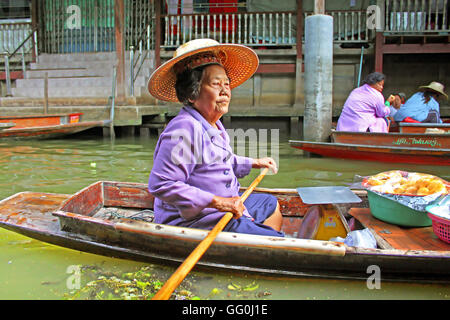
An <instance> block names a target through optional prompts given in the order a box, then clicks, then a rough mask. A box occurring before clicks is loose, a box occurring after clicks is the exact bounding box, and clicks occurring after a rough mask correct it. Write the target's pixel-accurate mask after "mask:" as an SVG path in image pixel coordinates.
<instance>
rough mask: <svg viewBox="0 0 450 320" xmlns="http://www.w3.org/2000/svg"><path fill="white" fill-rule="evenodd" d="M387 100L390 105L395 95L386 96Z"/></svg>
mask: <svg viewBox="0 0 450 320" xmlns="http://www.w3.org/2000/svg"><path fill="white" fill-rule="evenodd" d="M387 101H388V102H389V103H390V104H391V105H392V104H393V103H394V101H395V96H394V95H392V94H391V95H390V96H389V98H387Z"/></svg>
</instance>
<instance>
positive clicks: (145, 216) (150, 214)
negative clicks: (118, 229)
mask: <svg viewBox="0 0 450 320" xmlns="http://www.w3.org/2000/svg"><path fill="white" fill-rule="evenodd" d="M105 214H109V216H110V217H109V219H112V218H117V219H132V220H138V221H144V222H153V219H154V218H155V217H154V214H155V212H154V211H153V210H150V209H145V210H142V211H139V212H136V213H134V214H132V215H129V216H126V215H123V214H121V213H119V212H118V211H117V209H115V210H110V211H106V212H105Z"/></svg>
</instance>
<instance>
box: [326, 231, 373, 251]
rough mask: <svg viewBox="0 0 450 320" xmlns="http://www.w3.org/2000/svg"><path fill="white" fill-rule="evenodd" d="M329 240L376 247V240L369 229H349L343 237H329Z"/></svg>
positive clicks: (351, 245)
mask: <svg viewBox="0 0 450 320" xmlns="http://www.w3.org/2000/svg"><path fill="white" fill-rule="evenodd" d="M330 241H337V242H343V243H345V244H346V245H348V246H350V247H360V248H376V247H377V240H376V239H375V237H374V236H373V234H372V233H371V232H370V230H369V229H367V228H366V229H363V230H354V231H350V232H349V233H348V234H347V236H346V237H345V239H344V238H341V237H336V238H331V239H330Z"/></svg>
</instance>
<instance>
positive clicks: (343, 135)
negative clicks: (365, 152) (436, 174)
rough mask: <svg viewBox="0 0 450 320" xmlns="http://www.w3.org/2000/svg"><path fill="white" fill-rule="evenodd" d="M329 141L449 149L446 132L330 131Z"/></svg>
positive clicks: (449, 144)
mask: <svg viewBox="0 0 450 320" xmlns="http://www.w3.org/2000/svg"><path fill="white" fill-rule="evenodd" d="M331 141H332V142H334V143H344V144H363V145H370V146H386V147H406V148H428V149H450V134H448V133H432V134H426V133H396V132H389V133H383V132H350V131H334V130H333V131H332V132H331Z"/></svg>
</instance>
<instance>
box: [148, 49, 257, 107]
mask: <svg viewBox="0 0 450 320" xmlns="http://www.w3.org/2000/svg"><path fill="white" fill-rule="evenodd" d="M208 51H212V52H219V51H222V52H223V53H225V56H226V59H225V61H223V66H224V68H225V71H226V73H227V75H228V78H229V79H230V88H231V89H233V88H236V87H237V86H240V85H241V84H242V83H244V82H245V81H247V80H248V79H250V77H251V76H252V75H253V74H254V73H255V72H256V69H257V68H258V65H259V59H258V56H257V54H256V53H255V52H254V51H253V50H252V49H250V48H248V47H246V46H243V45H239V44H220V45H217V46H209V47H204V48H200V49H197V50H193V51H190V52H187V53H185V54H183V55H180V56H178V57H176V58H172V59H170V60H169V61H167V62H165V63H164V64H162V65H161V66H160V67H159V68H158V69H156V70H155V71H154V72H153V74H152V75H151V76H150V79H149V80H148V85H147V87H148V91H149V92H150V94H151V95H152V96H154V97H155V98H156V99H159V100H163V101H171V102H178V98H177V95H176V91H175V82H176V75H175V73H174V72H173V69H172V68H173V66H174V65H175V64H177V63H178V62H179V61H181V60H183V59H185V58H187V57H190V56H192V55H194V54H197V53H201V52H208Z"/></svg>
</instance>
